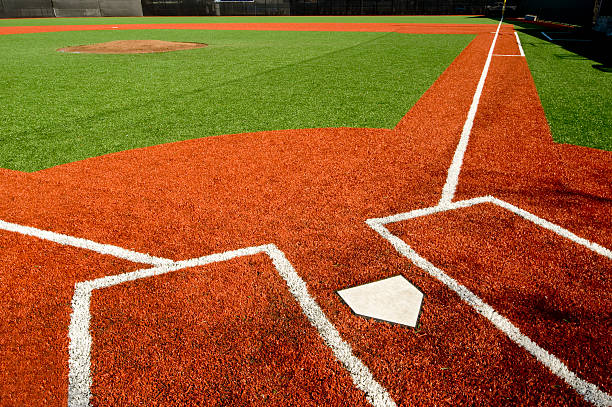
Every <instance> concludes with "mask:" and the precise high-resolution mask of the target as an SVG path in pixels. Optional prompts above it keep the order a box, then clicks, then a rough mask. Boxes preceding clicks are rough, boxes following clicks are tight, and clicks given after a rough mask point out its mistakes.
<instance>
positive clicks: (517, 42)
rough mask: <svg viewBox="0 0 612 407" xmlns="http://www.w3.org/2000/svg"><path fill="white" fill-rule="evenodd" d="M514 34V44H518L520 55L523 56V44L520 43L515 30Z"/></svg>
mask: <svg viewBox="0 0 612 407" xmlns="http://www.w3.org/2000/svg"><path fill="white" fill-rule="evenodd" d="M514 36H515V37H516V45H518V48H519V51H520V53H521V56H522V57H524V56H525V51H523V46H522V45H521V39H520V38H519V35H518V33H517V32H516V31H515V32H514Z"/></svg>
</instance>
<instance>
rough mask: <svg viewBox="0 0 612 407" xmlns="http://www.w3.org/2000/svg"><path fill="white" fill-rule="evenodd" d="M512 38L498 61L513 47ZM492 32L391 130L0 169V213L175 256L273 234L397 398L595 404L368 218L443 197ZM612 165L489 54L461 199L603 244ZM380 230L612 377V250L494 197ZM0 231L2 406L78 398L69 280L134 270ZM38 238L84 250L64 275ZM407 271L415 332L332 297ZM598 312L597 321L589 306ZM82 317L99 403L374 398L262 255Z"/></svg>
mask: <svg viewBox="0 0 612 407" xmlns="http://www.w3.org/2000/svg"><path fill="white" fill-rule="evenodd" d="M22 28H32V27H22ZM45 28H47V27H45ZM56 28H58V29H59V28H62V29H63V28H65V27H56ZM87 28H88V29H89V28H91V26H87ZM314 28H319V27H318V25H317V26H316V27H314ZM479 28H482V26H480V27H479ZM267 29H269V28H267ZM487 30H490V31H493V30H491V27H490V26H489V27H488V28H487ZM507 33H511V30H510V28H508V27H506V28H504V35H502V36H501V37H500V38H499V45H498V47H497V49H496V53H505V52H506V51H509V50H512V49H513V47H514V45H512V44H510V42H512V41H515V39H514V36H513V35H506V34H507ZM492 38H493V34H490V33H488V32H487V33H483V34H481V35H478V36H477V37H476V38H475V39H474V41H473V42H472V43H471V44H470V45H469V46H468V47H467V48H466V49H465V50H464V51H463V52H462V53H461V54H460V55H459V57H458V58H457V59H456V60H455V61H454V62H453V63H452V64H451V65H450V66H449V68H448V69H447V70H446V71H445V72H444V73H443V74H442V75H441V77H440V78H439V79H438V80H437V81H436V83H434V85H433V86H432V87H431V88H430V90H428V91H427V92H426V93H425V95H424V96H423V97H422V98H421V99H420V100H419V102H417V104H416V105H415V106H414V107H413V109H411V111H410V112H408V113H407V115H406V117H404V119H402V121H400V123H399V124H398V125H397V127H396V128H395V129H393V130H385V129H348V128H340V129H304V130H286V131H270V132H263V133H251V134H240V135H230V136H220V137H211V138H205V139H199V140H191V141H185V142H179V143H173V144H167V145H161V146H155V147H150V148H145V149H139V150H132V151H126V152H122V153H116V154H111V155H107V156H103V157H98V158H93V159H88V160H84V161H80V162H76V163H71V164H66V165H62V166H58V167H55V168H50V169H47V170H44V171H40V172H37V173H32V174H23V173H16V172H13V171H8V170H5V171H0V185H2V187H1V188H0V219H3V220H6V221H9V222H14V223H19V224H24V225H28V226H34V227H38V228H41V229H47V230H53V231H55V232H60V233H66V234H69V235H72V236H78V237H84V238H88V239H92V240H94V241H97V242H102V243H110V244H114V245H118V246H121V247H125V248H128V249H133V250H136V251H139V252H145V253H150V254H152V255H156V256H161V257H168V258H172V259H177V260H180V259H186V258H193V257H199V256H202V255H205V254H210V253H216V252H223V251H226V250H232V249H238V248H241V247H246V246H254V245H260V244H266V243H274V244H276V245H277V246H278V247H279V249H280V250H282V251H283V252H284V253H285V254H286V256H287V258H288V260H289V261H290V262H291V263H292V264H293V266H294V267H295V269H296V271H297V273H298V274H299V275H300V276H301V277H302V278H303V279H304V281H305V282H306V284H307V285H308V289H309V291H310V292H311V294H312V295H313V297H314V298H315V299H316V301H317V302H318V304H319V305H320V306H321V308H322V309H323V311H324V312H325V314H326V315H327V317H328V318H329V320H330V321H331V322H332V323H333V324H334V325H335V326H336V328H337V329H338V331H339V332H340V334H341V336H342V337H343V338H344V339H345V340H346V341H347V342H348V343H349V344H350V345H351V347H352V348H353V351H354V353H355V355H356V356H358V357H359V358H360V359H361V360H362V361H363V362H364V363H365V364H366V365H367V366H368V367H369V369H370V370H371V371H372V374H373V376H374V377H375V378H376V380H378V381H379V383H380V384H381V385H382V386H384V387H385V388H386V389H387V390H388V392H389V394H390V395H391V397H392V398H393V399H394V400H395V401H396V402H397V403H398V404H399V405H414V404H416V405H457V404H462V405H466V404H473V405H507V404H513V405H550V406H558V405H581V404H586V402H584V401H583V400H582V398H581V397H580V396H579V395H578V394H577V393H576V392H575V391H574V390H573V389H572V388H570V387H569V386H568V385H567V384H565V383H564V382H563V381H562V380H561V379H559V378H558V377H557V376H555V375H553V374H552V373H551V372H549V371H548V370H547V369H546V368H545V367H543V366H542V365H541V364H540V363H539V362H537V361H536V360H535V358H533V357H532V356H531V355H529V354H528V353H527V352H526V351H524V350H523V349H521V348H519V347H518V346H516V345H515V344H514V343H513V342H511V341H510V340H509V339H508V338H507V337H506V336H505V335H504V334H503V333H501V332H500V331H498V330H497V329H495V328H494V327H493V326H492V325H491V324H490V323H489V322H488V321H487V320H486V319H484V318H483V317H481V316H480V315H478V314H477V313H476V312H475V311H473V310H472V309H471V308H470V307H469V306H468V305H467V304H465V303H464V302H462V301H461V300H460V299H459V298H458V297H457V296H456V295H455V294H454V293H452V292H451V291H449V290H448V289H447V288H446V287H445V286H443V285H442V284H441V283H439V282H438V281H436V280H434V279H432V278H431V277H429V276H428V275H427V274H426V273H425V272H424V271H422V270H420V269H418V268H416V267H415V266H413V265H411V263H410V262H409V261H408V260H407V259H406V258H404V257H402V256H401V255H399V254H398V253H397V252H396V251H395V250H394V249H393V248H392V247H391V246H390V245H389V244H388V242H386V241H385V240H383V239H382V238H381V237H380V236H378V234H376V233H375V232H374V231H372V230H371V229H370V228H369V227H368V226H367V225H366V224H365V223H364V221H365V220H366V219H368V218H372V217H381V216H387V215H391V214H395V213H399V212H407V211H410V210H413V209H418V208H424V207H429V206H434V205H436V204H437V202H438V200H439V199H440V193H441V190H442V186H443V185H444V182H445V179H446V172H447V169H448V166H449V165H450V162H451V159H452V156H453V153H454V150H455V148H456V145H457V141H458V139H459V135H460V133H461V128H462V126H463V122H464V120H465V118H466V115H467V111H468V108H469V105H470V103H471V100H472V96H473V94H474V90H475V88H476V83H477V81H478V79H479V76H480V72H481V70H482V67H483V65H484V62H485V59H486V53H487V51H488V49H489V46H490V43H491V40H492ZM611 178H612V156H611V154H610V153H606V152H601V151H595V150H592V149H587V148H581V147H569V146H559V145H555V144H553V142H552V139H551V136H550V132H549V129H548V125H547V123H546V119H545V116H544V113H543V110H542V109H541V106H540V103H539V99H538V96H537V92H536V90H535V86H534V85H533V81H532V79H531V75H530V73H529V70H528V68H527V64H526V61H525V59H524V58H519V57H516V58H515V57H494V59H493V63H492V65H491V70H490V72H489V77H488V79H487V82H486V85H485V88H484V92H483V96H482V100H481V105H480V108H479V111H478V114H477V116H476V120H475V124H474V128H473V134H472V138H471V140H470V144H469V146H468V150H467V153H466V156H465V164H464V168H463V171H462V173H461V175H460V177H459V185H458V191H457V196H456V199H457V200H458V199H465V198H472V197H475V196H482V195H494V196H496V197H498V198H500V199H504V200H506V201H508V202H510V203H512V204H514V205H517V206H519V207H521V208H523V209H526V210H529V211H531V212H533V213H535V214H536V215H538V216H540V217H543V218H545V219H547V220H549V221H551V222H554V223H557V224H559V225H561V226H563V227H565V228H567V229H569V230H571V231H572V232H574V233H576V234H578V235H579V236H582V237H585V238H587V239H590V240H593V241H595V242H597V243H599V244H601V245H603V246H606V247H610V246H612V219H611V217H610V216H609V215H610V209H611V206H610V201H611V199H612V186H611V185H610V184H609V182H608V180H609V179H611ZM489 206H490V205H489ZM466 214H467V215H466ZM466 216H467V217H466ZM389 227H390V228H391V227H395V228H398V230H394V231H396V232H398V233H400V232H401V231H403V232H402V233H403V235H402V237H403V238H404V239H405V240H406V241H407V243H409V244H414V245H415V247H416V249H417V250H423V255H424V256H426V257H428V256H431V259H430V260H431V261H432V262H434V263H436V262H440V266H442V267H449V268H450V269H449V270H448V271H449V273H450V274H451V275H453V276H456V277H457V278H458V279H460V280H461V282H462V283H464V284H466V285H467V286H468V288H470V289H471V290H473V291H474V292H476V293H478V294H480V295H482V296H483V298H484V299H485V300H486V301H490V303H491V304H492V305H493V306H495V307H497V306H499V307H502V308H503V307H505V308H504V309H499V311H500V312H501V313H502V314H503V315H505V316H507V317H508V318H509V319H510V320H511V321H512V322H513V323H515V324H517V325H518V326H520V328H521V329H524V332H525V333H526V334H528V335H533V338H532V339H535V340H536V341H537V342H538V343H539V344H541V345H542V346H543V347H545V348H547V347H549V350H550V351H551V352H553V353H555V352H556V354H557V356H559V357H560V358H561V359H562V360H564V361H565V362H566V363H567V364H568V366H569V367H570V368H571V369H573V370H575V372H576V373H577V374H579V375H580V376H581V377H583V378H584V379H586V380H590V381H592V382H593V383H595V384H596V385H598V386H599V387H600V388H601V389H604V390H607V391H610V381H609V377H608V376H609V374H607V372H609V363H610V357H609V355H610V353H609V350H610V337H612V336H611V335H610V324H609V320H610V318H609V316H608V317H606V314H605V312H608V313H609V309H610V307H609V306H608V305H607V304H609V303H610V290H609V282H607V281H606V280H603V281H602V276H607V275H609V274H610V262H609V261H606V260H605V259H602V258H600V257H598V256H597V255H594V254H593V253H592V252H588V251H585V250H584V249H583V248H581V247H580V246H577V245H575V244H572V243H571V242H567V241H565V240H564V239H562V238H559V237H556V235H555V236H551V235H550V233H544V232H543V231H542V230H541V229H540V228H537V227H534V226H532V225H530V224H529V222H527V221H524V220H514V218H513V216H511V215H508V214H507V213H504V211H502V210H497V209H495V208H493V209H491V208H487V205H485V206H484V207H475V208H471V209H469V210H466V211H465V212H457V213H454V214H452V215H448V214H447V215H440V216H437V217H432V218H430V219H428V218H425V219H421V220H414V222H405V223H402V224H398V225H389ZM0 236H1V237H2V239H3V240H2V244H3V251H2V256H3V260H4V261H3V262H2V267H3V273H2V274H0V275H1V276H3V284H2V289H3V290H4V291H3V292H4V294H5V295H4V297H3V298H8V299H9V302H10V303H11V304H13V306H12V307H9V308H8V311H5V313H4V315H3V317H2V318H0V327H1V328H0V329H1V330H2V331H1V332H2V341H4V342H3V343H19V346H17V345H15V346H13V347H3V348H2V351H3V352H4V353H3V361H4V360H9V361H10V363H9V364H8V368H7V369H3V373H2V374H3V375H4V376H5V378H6V379H7V380H3V384H2V388H1V391H0V394H1V396H2V400H9V404H11V401H12V400H16V404H19V403H20V401H22V400H28V401H29V400H35V401H38V400H41V402H40V404H44V403H43V402H42V400H44V399H45V398H46V399H49V400H52V401H55V400H58V401H60V402H64V403H65V400H66V392H67V358H68V352H67V339H66V335H67V329H68V320H69V312H70V298H71V296H72V294H73V286H74V283H75V282H78V281H83V280H85V279H91V278H94V277H98V276H99V275H105V274H118V273H122V272H124V271H129V270H131V269H123V270H122V269H121V267H127V266H124V262H122V261H116V260H114V259H112V258H107V256H97V255H95V256H94V255H93V254H90V255H89V257H84V256H85V255H84V254H83V253H82V252H83V251H82V250H77V249H64V248H60V249H58V248H57V247H56V246H57V245H54V244H52V243H48V242H42V241H37V240H36V239H32V238H26V237H21V236H16V235H14V234H10V233H8V232H5V233H3V234H2V235H0ZM24 241H27V243H25V242H24ZM4 248H5V249H4ZM45 250H46V251H49V250H63V251H66V252H70V253H71V254H72V253H73V252H74V257H75V261H76V262H77V263H76V264H75V267H70V268H69V270H72V272H71V273H68V272H67V271H66V269H67V266H66V263H67V262H66V261H63V260H62V259H60V258H59V257H58V256H59V255H57V254H55V253H54V252H50V253H45V252H44V251H45ZM6 253H8V254H6ZM44 254H46V255H44ZM78 256H81V257H79V258H78V259H76V258H77V257H78ZM93 259H95V260H94V262H95V265H96V269H95V270H96V271H95V275H90V274H89V273H90V272H91V268H90V266H88V264H89V263H87V262H88V261H91V260H93ZM113 261H116V263H117V264H116V265H113V264H112V262H113ZM79 262H80V263H79ZM100 262H102V263H101V264H102V265H101V266H98V264H100ZM81 263H86V264H81ZM71 264H72V263H71ZM35 266H39V267H42V268H44V270H45V271H44V273H42V274H34V275H35V276H37V277H38V280H35V281H39V282H40V283H33V282H32V279H31V277H28V278H20V276H21V275H22V274H20V272H19V270H32V268H33V267H35ZM130 266H134V267H136V265H130ZM15 270H17V271H15ZM527 270H531V272H529V271H527ZM536 272H537V274H536ZM30 273H32V272H31V271H30ZM396 274H402V275H404V276H405V277H406V278H408V279H409V280H410V281H412V282H414V283H415V284H416V285H418V286H419V287H420V288H421V289H422V291H423V292H424V294H425V299H424V305H423V313H422V315H421V318H420V327H419V328H418V329H408V328H405V327H401V326H398V325H389V324H386V323H384V322H377V321H372V320H366V319H363V318H360V317H358V316H355V315H354V314H353V313H352V312H351V311H350V310H349V309H348V308H347V307H346V306H345V305H344V304H343V303H342V302H341V301H340V298H339V296H338V295H337V294H336V293H335V291H336V290H339V289H343V288H346V287H349V286H355V285H358V284H361V283H366V282H371V281H375V280H378V279H381V278H384V277H389V276H391V275H396ZM47 275H50V276H58V277H57V278H48V279H44V278H43V277H46V276H47ZM28 276H29V275H28ZM572 278H574V280H572ZM58 280H61V281H58ZM568 283H569V284H571V286H570V287H574V288H577V289H574V290H572V288H565V287H562V285H564V284H568ZM587 287H588V288H589V290H586V288H587ZM39 293H43V294H44V293H54V294H55V295H54V296H51V295H49V294H44V295H43V294H39ZM548 293H550V296H549V295H548ZM592 293H595V294H596V295H597V296H598V297H597V299H593V297H591V294H592ZM152 294H155V295H152ZM543 296H544V298H543ZM546 296H548V297H549V298H550V301H549V299H548V298H546ZM508 304H510V305H508ZM260 306H261V307H260ZM54 307H57V308H59V309H60V310H61V312H58V313H57V314H54V313H53V312H51V310H53V309H54ZM602 309H603V311H602ZM214 310H217V311H218V313H214ZM528 311H532V313H529V312H528ZM596 312H603V313H604V315H598V316H596V317H594V318H593V319H592V320H587V319H588V318H589V316H590V317H593V314H594V313H596ZM559 317H561V318H559ZM563 319H566V320H567V321H569V322H564V321H563ZM597 321H602V323H599V324H598V323H597ZM41 326H49V327H51V328H50V329H51V330H52V331H53V333H52V334H48V333H47V332H45V331H44V330H41V329H38V328H39V327H41ZM91 330H92V335H93V338H94V342H93V348H92V364H93V368H92V375H93V387H92V392H93V397H94V398H93V401H95V402H99V403H102V404H104V403H111V404H112V403H114V402H115V401H117V402H119V401H120V402H121V403H134V404H149V403H151V404H153V403H157V402H160V403H161V404H164V403H166V404H172V403H173V402H176V403H188V402H191V401H194V400H197V401H201V402H202V403H208V404H211V405H214V404H219V405H220V404H240V403H241V402H244V401H246V402H252V403H253V404H270V403H272V404H291V403H292V402H295V400H298V399H299V401H300V402H301V401H302V400H305V401H304V402H305V403H307V404H308V403H311V404H317V403H323V404H327V403H328V402H329V404H332V405H333V404H337V405H352V404H360V403H363V401H364V399H363V394H362V393H361V392H360V391H358V390H356V388H355V387H354V386H353V385H352V383H351V382H350V378H349V377H348V376H347V374H346V371H344V370H343V369H342V368H341V367H339V364H338V363H337V362H335V361H334V359H333V357H332V356H331V353H330V352H329V350H328V348H326V347H325V346H323V344H322V341H321V340H320V338H319V337H318V334H317V332H316V330H315V328H313V327H312V326H310V325H309V324H308V323H307V321H306V320H305V318H304V317H303V316H302V315H301V313H300V310H299V309H298V307H297V306H296V303H295V301H294V300H292V297H291V296H290V295H288V293H287V291H286V286H285V284H284V282H283V281H282V280H281V279H280V278H278V276H277V275H275V274H274V269H273V268H272V267H270V264H269V261H268V260H266V259H265V258H263V257H262V258H260V257H253V258H252V259H250V258H249V259H247V258H244V259H237V260H235V261H232V262H231V264H230V263H228V264H217V265H211V266H206V267H201V268H198V269H192V270H184V271H180V272H177V273H176V274H169V275H167V276H163V277H155V278H150V279H146V280H139V281H138V282H135V283H130V284H127V285H125V286H124V285H120V286H116V287H112V288H109V289H105V290H100V292H96V293H94V296H93V297H92V326H91ZM255 332H256V333H255ZM581 335H583V336H584V337H581V338H577V336H581ZM23 337H27V338H28V339H27V342H25V340H24V339H21V338H23ZM557 339H559V343H556V341H557ZM20 341H22V342H23V343H21V342H20ZM271 343H272V344H274V345H271ZM584 344H594V346H591V347H584V346H582V345H584ZM49 347H51V348H52V349H54V353H53V355H54V356H53V358H52V360H50V361H49V363H46V361H47V359H45V358H46V357H47V356H46V355H47V353H46V352H47V351H46V349H49ZM260 350H261V351H260ZM215 361H216V362H217V363H215ZM36 363H38V366H36V367H32V366H31V365H32V364H36ZM302 368H303V369H304V371H303V372H302V370H301V369H302ZM228 371H231V372H232V373H233V376H230V377H228V375H227V374H226V372H228ZM36 378H38V379H39V380H38V381H37V380H35V379H36ZM142 378H144V379H142ZM243 380H244V382H242V381H243ZM249 380H250V381H249ZM283 383H286V384H287V386H288V387H287V386H285V387H283V386H282V384H283ZM291 386H293V387H291ZM279 394H280V396H279ZM262 395H263V396H262ZM258 397H261V400H260V399H259V398H258ZM28 404H29V403H28ZM34 404H37V403H34Z"/></svg>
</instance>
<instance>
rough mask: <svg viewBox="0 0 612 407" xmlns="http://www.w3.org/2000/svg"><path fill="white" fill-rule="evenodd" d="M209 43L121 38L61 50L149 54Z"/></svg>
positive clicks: (204, 45) (192, 47)
mask: <svg viewBox="0 0 612 407" xmlns="http://www.w3.org/2000/svg"><path fill="white" fill-rule="evenodd" d="M206 46H208V45H207V44H202V43H199V42H172V41H159V40H121V41H111V42H101V43H99V44H89V45H77V46H75V47H66V48H59V49H58V51H59V52H72V53H75V54H79V53H88V54H148V53H152V52H169V51H182V50H185V49H194V48H204V47H206Z"/></svg>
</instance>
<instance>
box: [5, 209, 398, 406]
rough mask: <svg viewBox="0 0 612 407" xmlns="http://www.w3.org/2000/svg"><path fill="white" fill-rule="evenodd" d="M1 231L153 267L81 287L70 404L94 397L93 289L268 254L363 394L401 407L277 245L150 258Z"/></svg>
mask: <svg viewBox="0 0 612 407" xmlns="http://www.w3.org/2000/svg"><path fill="white" fill-rule="evenodd" d="M0 229H2V230H5V231H9V232H15V233H19V234H22V235H26V236H33V237H36V238H39V239H42V240H47V241H51V242H55V243H58V244H61V245H66V246H73V247H77V248H82V249H86V250H91V251H94V252H96V253H100V254H105V255H111V256H114V257H118V258H122V259H126V260H130V261H133V262H135V263H145V264H151V265H153V266H154V267H152V268H149V269H141V270H136V271H133V272H129V273H123V274H117V275H111V276H105V277H100V278H97V279H94V280H89V281H83V282H80V283H77V284H75V290H74V295H73V298H72V304H71V305H72V310H73V311H72V315H71V317H70V325H69V328H68V338H69V344H68V367H69V368H68V405H69V406H70V407H72V406H89V403H90V399H91V385H92V377H91V346H92V337H91V334H90V331H89V328H90V322H91V314H90V302H91V294H92V292H93V290H96V289H103V288H107V287H112V286H115V285H118V284H122V283H126V282H129V281H135V280H138V279H142V278H147V277H153V276H157V275H162V274H166V273H169V272H172V271H177V270H181V269H185V268H192V267H198V266H203V265H206V264H211V263H217V262H223V261H228V260H231V259H234V258H237V257H243V256H252V255H256V254H260V253H265V254H267V255H268V256H269V257H270V258H271V260H272V262H273V264H274V266H275V268H276V270H277V271H278V273H279V275H280V276H281V277H282V278H283V279H284V280H285V282H286V284H287V286H288V289H289V291H290V293H291V295H293V297H294V298H295V299H296V301H297V302H298V303H299V305H300V307H301V308H302V312H303V313H304V315H306V317H307V318H308V321H309V322H310V323H311V324H312V325H313V326H314V327H315V328H316V329H317V332H318V333H319V335H320V336H321V338H322V339H323V341H324V342H325V344H326V345H327V346H328V347H329V348H330V349H331V350H332V352H333V354H334V356H335V357H336V358H337V359H338V360H339V361H340V363H341V364H342V365H343V366H344V368H345V369H346V370H347V371H348V372H349V374H350V375H351V378H352V379H353V383H354V384H355V387H357V388H358V389H359V390H361V391H363V392H364V393H365V395H366V398H367V400H368V401H369V402H370V403H371V404H372V405H374V406H381V407H383V406H395V402H394V401H393V399H392V398H391V397H390V396H389V394H388V392H387V390H386V389H385V388H384V387H383V386H381V385H380V384H379V383H378V382H377V381H376V379H375V378H374V376H373V375H372V373H371V372H370V370H369V369H368V367H367V366H366V365H365V364H364V363H363V362H362V361H361V360H360V359H359V358H357V357H356V356H355V355H354V354H353V351H352V349H351V347H350V345H349V344H348V343H347V342H345V341H344V340H343V339H342V337H341V336H340V333H339V332H338V330H337V329H336V328H335V327H334V325H333V324H332V323H331V322H330V321H329V319H327V317H326V316H325V313H324V312H323V310H322V309H321V307H320V306H319V305H318V304H317V302H316V301H315V300H314V298H313V297H312V296H311V295H310V293H309V292H308V288H307V286H306V283H305V282H304V280H302V279H301V277H300V276H299V275H298V274H297V272H296V271H295V269H294V268H293V266H292V265H291V263H290V262H289V260H287V258H286V257H285V255H284V253H283V252H282V251H281V250H279V249H278V248H277V247H276V246H275V245H273V244H267V245H263V246H254V247H247V248H242V249H238V250H231V251H226V252H223V253H216V254H211V255H207V256H203V257H198V258H193V259H188V260H182V261H173V260H170V259H164V258H160V257H154V256H151V255H149V254H143V253H138V252H135V251H132V250H127V249H123V248H121V247H118V246H113V245H107V244H101V243H97V242H94V241H91V240H87V239H82V238H77V237H73V236H68V235H64V234H60V233H55V232H50V231H47V230H41V229H37V228H33V227H29V226H23V225H18V224H15V223H9V222H5V221H2V220H0Z"/></svg>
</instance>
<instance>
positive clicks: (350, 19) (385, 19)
mask: <svg viewBox="0 0 612 407" xmlns="http://www.w3.org/2000/svg"><path fill="white" fill-rule="evenodd" d="M172 23H179V24H188V23H201V24H203V23H404V24H408V23H422V24H497V21H495V20H493V19H489V18H485V17H483V16H257V17H242V16H240V17H238V16H236V17H228V16H219V17H84V18H22V19H4V20H2V19H0V27H9V26H41V25H81V24H172Z"/></svg>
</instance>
